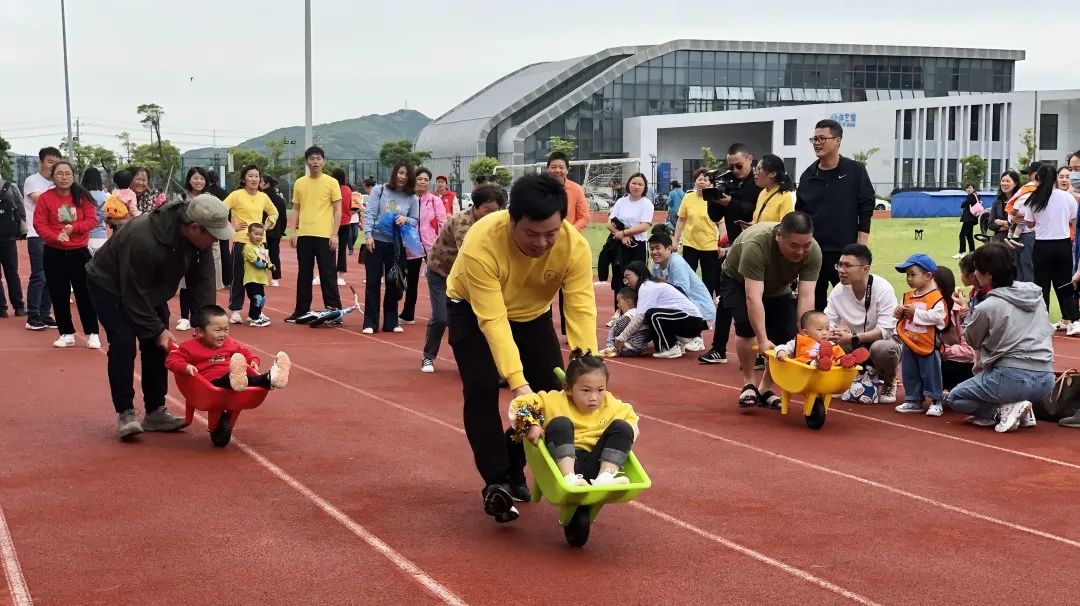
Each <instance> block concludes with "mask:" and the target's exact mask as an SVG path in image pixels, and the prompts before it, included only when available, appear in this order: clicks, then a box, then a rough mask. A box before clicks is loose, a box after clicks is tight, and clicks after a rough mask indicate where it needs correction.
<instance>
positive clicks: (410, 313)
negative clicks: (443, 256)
mask: <svg viewBox="0 0 1080 606" xmlns="http://www.w3.org/2000/svg"><path fill="white" fill-rule="evenodd" d="M423 264H424V260H423V259H422V258H421V259H409V260H408V261H406V262H405V266H406V267H407V268H408V269H409V271H408V276H409V283H408V284H407V285H406V287H405V303H404V304H403V305H402V306H401V318H402V319H404V320H415V319H416V293H417V288H419V287H420V266H421V265H423Z"/></svg>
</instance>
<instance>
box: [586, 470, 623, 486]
mask: <svg viewBox="0 0 1080 606" xmlns="http://www.w3.org/2000/svg"><path fill="white" fill-rule="evenodd" d="M629 483H630V478H628V477H626V476H617V475H615V474H613V473H611V472H610V471H605V472H604V473H602V474H600V475H598V476H596V478H595V479H594V480H593V481H592V485H593V486H612V485H614V484H629Z"/></svg>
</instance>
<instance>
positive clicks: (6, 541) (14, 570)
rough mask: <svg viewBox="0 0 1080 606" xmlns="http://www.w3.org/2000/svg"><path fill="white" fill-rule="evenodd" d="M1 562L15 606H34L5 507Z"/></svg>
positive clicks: (0, 513)
mask: <svg viewBox="0 0 1080 606" xmlns="http://www.w3.org/2000/svg"><path fill="white" fill-rule="evenodd" d="M0 560H2V561H3V564H4V576H5V577H6V578H7V584H8V589H9V590H10V591H11V601H12V602H13V603H14V606H33V604H34V601H33V600H32V599H30V589H28V588H27V587H26V578H25V577H23V573H22V567H21V566H19V555H18V554H17V553H15V543H14V541H12V540H11V531H9V530H8V525H7V518H5V517H4V508H3V507H0Z"/></svg>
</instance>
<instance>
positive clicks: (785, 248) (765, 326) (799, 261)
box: [720, 212, 821, 408]
mask: <svg viewBox="0 0 1080 606" xmlns="http://www.w3.org/2000/svg"><path fill="white" fill-rule="evenodd" d="M820 273H821V247H819V246H818V243H817V242H816V241H815V240H814V225H813V222H812V221H811V220H810V216H809V215H807V214H806V213H803V212H792V213H788V214H787V215H785V216H784V218H783V220H781V221H780V222H779V223H758V224H756V225H753V226H751V227H749V228H747V229H745V230H744V231H743V232H742V234H740V235H739V237H738V238H736V239H735V243H734V244H732V246H731V250H730V251H729V252H728V255H727V258H726V259H724V267H723V271H722V272H721V276H722V279H721V284H720V292H721V299H722V301H723V305H724V307H725V308H727V309H728V311H729V312H730V313H731V317H732V319H733V320H734V322H735V351H736V353H737V354H738V356H739V365H740V367H741V369H742V373H743V383H744V385H745V386H744V387H743V390H742V393H740V394H739V407H740V408H747V407H750V406H764V407H768V408H779V407H780V396H777V395H776V394H774V393H773V392H772V391H771V390H769V388H770V387H772V377H771V376H770V375H769V371H768V369H766V370H765V373H764V375H762V377H761V384H760V385H759V386H757V387H755V386H754V356H755V353H756V352H754V345H755V344H756V345H757V348H758V351H759V352H761V353H764V352H766V351H769V350H772V349H775V348H776V345H775V344H776V343H787V342H788V341H790V340H792V339H794V338H795V333H796V331H797V328H796V326H797V319H798V318H800V317H802V314H804V313H806V312H808V311H810V310H812V309H814V288H815V286H816V285H817V279H818V275H819V274H820ZM796 280H798V283H799V286H798V299H793V298H792V296H791V285H792V283H793V282H795V281H796Z"/></svg>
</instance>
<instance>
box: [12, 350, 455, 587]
mask: <svg viewBox="0 0 1080 606" xmlns="http://www.w3.org/2000/svg"><path fill="white" fill-rule="evenodd" d="M293 367H294V368H298V367H297V365H295V364H294V365H293ZM135 376H136V378H138V379H139V380H140V381H142V376H140V375H139V373H136V374H135ZM167 398H168V399H169V400H170V401H172V402H173V403H174V404H176V405H178V406H179V407H180V409H181V411H183V409H184V407H185V406H184V403H183V402H181V401H180V400H178V399H177V398H175V397H173V396H167ZM195 417H196V418H197V419H198V420H199V422H200V423H202V424H204V425H206V424H207V421H206V417H205V416H204V415H203V414H202V413H196V415H195ZM428 418H429V419H431V417H428ZM231 443H232V444H233V445H235V446H236V447H237V448H239V449H240V450H242V451H244V452H245V453H247V455H248V456H250V457H251V458H252V459H255V461H256V462H257V463H258V464H259V465H261V466H262V467H263V468H264V469H266V470H267V471H269V472H270V473H272V474H273V475H275V476H277V478H278V479H279V480H281V481H282V482H285V484H287V485H288V486H289V487H290V488H292V489H293V490H296V491H297V492H299V493H300V494H301V495H303V496H304V498H306V499H308V500H309V501H311V502H312V503H314V504H315V506H316V507H318V508H319V509H321V510H323V511H324V512H325V513H326V514H327V515H329V516H330V517H332V518H334V519H335V520H337V521H338V522H339V523H341V525H343V526H345V528H347V529H349V531H350V532H352V533H353V534H354V535H356V536H357V537H359V538H360V539H361V540H362V541H364V542H365V543H367V544H368V545H369V546H370V547H371V548H372V549H374V550H375V551H377V552H378V553H379V554H380V555H382V556H383V557H385V558H386V559H388V560H390V561H391V562H392V563H393V564H394V565H395V566H397V567H398V568H400V569H401V570H402V571H403V572H405V573H406V574H408V575H409V576H411V577H412V578H413V580H415V581H416V582H418V583H420V584H421V585H423V586H424V587H426V588H427V589H428V591H430V592H431V593H433V594H435V595H436V596H437V597H438V598H439V599H440V600H442V601H443V603H445V604H450V605H451V606H468V604H467V603H466V602H465V601H464V600H462V599H461V598H459V597H457V596H456V595H454V592H452V591H450V590H449V589H447V588H446V587H445V586H443V585H442V584H441V583H439V582H438V581H436V580H435V579H434V578H432V577H431V575H429V574H427V573H426V572H424V571H423V570H422V569H421V568H420V567H419V566H417V565H416V564H413V563H412V561H411V560H409V559H408V558H406V557H405V556H403V555H401V553H399V552H398V551H397V550H395V549H394V548H393V547H391V546H390V545H388V544H387V543H386V542H385V541H383V540H382V539H380V538H379V537H378V536H376V535H375V534H374V533H372V532H371V531H370V530H368V529H367V528H364V527H363V526H361V525H360V524H359V523H357V522H356V521H355V520H353V519H352V518H350V517H349V516H347V515H345V513H344V512H342V511H341V510H340V509H338V508H337V507H334V506H333V505H332V504H331V503H330V502H329V501H327V500H326V499H324V498H322V497H320V496H319V495H318V493H316V492H315V491H314V490H311V489H310V488H308V487H307V486H305V485H304V484H303V483H302V482H300V481H299V480H297V479H296V478H294V477H293V476H291V475H289V474H288V473H287V472H286V471H285V470H283V469H282V468H280V467H278V466H277V465H275V464H274V463H272V462H271V461H270V460H269V459H267V458H266V457H264V456H262V455H261V454H259V453H258V451H256V450H255V449H254V448H252V447H251V446H248V445H247V444H245V443H244V442H242V441H240V440H235V439H234V440H232V442H231ZM16 606H22V605H20V604H18V603H17V604H16Z"/></svg>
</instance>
